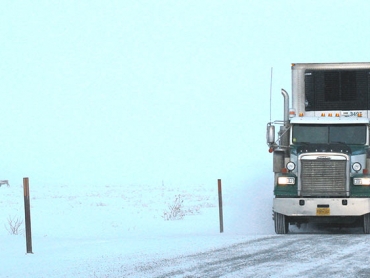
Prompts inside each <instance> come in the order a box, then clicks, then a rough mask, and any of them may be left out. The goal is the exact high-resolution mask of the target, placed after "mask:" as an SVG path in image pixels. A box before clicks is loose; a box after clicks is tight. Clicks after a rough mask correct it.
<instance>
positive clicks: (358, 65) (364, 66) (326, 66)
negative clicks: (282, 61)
mask: <svg viewBox="0 0 370 278" xmlns="http://www.w3.org/2000/svg"><path fill="white" fill-rule="evenodd" d="M292 69H297V70H299V69H370V62H354V63H292Z"/></svg>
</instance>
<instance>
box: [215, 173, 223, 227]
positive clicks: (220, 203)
mask: <svg viewBox="0 0 370 278" xmlns="http://www.w3.org/2000/svg"><path fill="white" fill-rule="evenodd" d="M217 183H218V212H219V216H220V233H223V232H224V219H223V212H222V188H221V179H218V182H217Z"/></svg>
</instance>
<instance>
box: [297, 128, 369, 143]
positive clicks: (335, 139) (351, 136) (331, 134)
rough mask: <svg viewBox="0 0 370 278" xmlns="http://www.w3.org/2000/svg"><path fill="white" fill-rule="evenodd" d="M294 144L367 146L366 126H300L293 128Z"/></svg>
mask: <svg viewBox="0 0 370 278" xmlns="http://www.w3.org/2000/svg"><path fill="white" fill-rule="evenodd" d="M292 130H293V133H292V136H293V137H292V140H293V144H299V143H308V144H329V143H344V144H349V145H364V144H366V131H367V127H366V125H309V124H299V125H293V127H292Z"/></svg>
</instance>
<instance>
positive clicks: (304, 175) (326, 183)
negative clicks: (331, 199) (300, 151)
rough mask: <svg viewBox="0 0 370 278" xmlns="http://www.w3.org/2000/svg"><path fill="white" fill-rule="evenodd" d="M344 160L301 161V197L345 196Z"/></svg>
mask: <svg viewBox="0 0 370 278" xmlns="http://www.w3.org/2000/svg"><path fill="white" fill-rule="evenodd" d="M346 165H347V161H346V160H331V159H330V158H328V159H320V158H315V159H312V160H311V159H304V160H301V196H322V197H325V196H346V194H347V191H346V180H347V176H346V172H347V171H346Z"/></svg>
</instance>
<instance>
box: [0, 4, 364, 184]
mask: <svg viewBox="0 0 370 278" xmlns="http://www.w3.org/2000/svg"><path fill="white" fill-rule="evenodd" d="M369 8H370V4H369V3H368V1H36V2H35V1H6V2H5V3H2V8H1V10H0V43H1V52H0V57H1V63H0V74H1V82H0V89H1V90H0V104H1V119H0V129H1V136H0V179H9V180H10V182H11V183H13V184H14V183H15V184H18V183H19V184H20V183H21V182H22V178H23V177H24V176H29V177H30V182H32V181H35V182H42V183H49V184H51V185H52V184H53V183H55V184H60V183H67V184H75V185H88V184H90V183H103V184H110V183H113V184H122V185H127V184H138V183H151V184H153V183H158V184H161V183H162V180H163V181H164V183H165V184H168V185H170V184H171V183H172V184H174V183H189V182H190V183H204V182H208V181H209V180H211V181H212V182H213V180H216V179H217V178H229V179H240V180H242V179H247V177H249V176H250V175H251V174H255V173H256V172H257V173H261V174H263V173H264V172H265V170H263V171H262V170H261V166H262V167H263V169H268V171H271V169H270V168H271V167H270V164H271V160H272V157H271V155H270V154H268V152H267V147H266V145H265V128H266V123H267V122H268V121H269V88H270V69H271V67H274V78H273V101H274V102H275V104H274V105H273V115H272V118H273V119H281V118H282V106H283V99H282V97H281V95H280V88H282V87H283V88H285V89H287V90H288V91H290V89H291V86H290V83H291V80H290V64H291V63H292V62H352V61H353V62H355V61H356V62H362V61H369V54H368V49H369V38H368V33H369V29H368V28H369V26H370V17H369V16H368V14H367V11H368V10H369ZM269 174H270V172H269Z"/></svg>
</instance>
